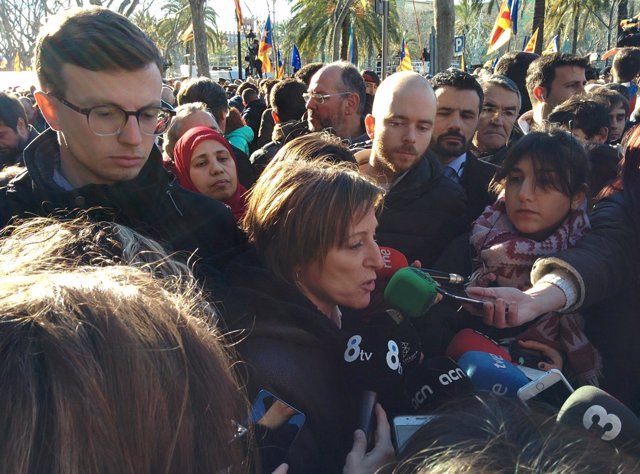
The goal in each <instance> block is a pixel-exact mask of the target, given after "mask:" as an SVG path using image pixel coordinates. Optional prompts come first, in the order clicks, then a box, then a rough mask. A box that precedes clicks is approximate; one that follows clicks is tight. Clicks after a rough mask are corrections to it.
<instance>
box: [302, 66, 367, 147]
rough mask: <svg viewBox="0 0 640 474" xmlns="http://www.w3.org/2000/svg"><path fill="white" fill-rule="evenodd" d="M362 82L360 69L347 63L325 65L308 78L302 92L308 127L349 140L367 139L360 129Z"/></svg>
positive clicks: (314, 130) (363, 101) (363, 99)
mask: <svg viewBox="0 0 640 474" xmlns="http://www.w3.org/2000/svg"><path fill="white" fill-rule="evenodd" d="M365 95H366V94H365V85H364V80H363V79H362V76H361V75H360V72H359V71H358V70H357V69H356V68H355V67H354V66H353V64H351V63H347V62H344V61H338V62H335V63H331V64H328V65H326V66H324V67H323V68H321V69H320V70H319V71H318V72H316V73H315V74H314V75H313V77H312V78H311V82H310V83H309V88H308V90H307V93H306V94H304V95H303V97H304V100H305V103H306V107H307V123H308V125H309V130H310V131H312V132H320V131H322V130H325V129H330V130H331V131H332V132H333V133H335V134H336V135H337V136H338V137H340V138H342V139H343V140H347V141H349V142H350V143H359V142H364V141H366V140H368V139H369V137H368V136H367V133H366V131H365V128H364V121H363V119H364V117H363V112H364V104H365V100H366V98H365Z"/></svg>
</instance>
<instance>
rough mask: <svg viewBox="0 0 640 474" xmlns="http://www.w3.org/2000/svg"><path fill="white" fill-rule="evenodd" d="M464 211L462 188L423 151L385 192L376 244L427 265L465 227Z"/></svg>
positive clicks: (433, 158) (466, 221)
mask: <svg viewBox="0 0 640 474" xmlns="http://www.w3.org/2000/svg"><path fill="white" fill-rule="evenodd" d="M465 210H466V200H465V195H464V191H463V189H462V188H461V187H460V186H459V185H458V184H456V183H454V182H453V181H451V180H450V179H448V178H446V177H445V176H443V175H442V167H441V165H440V164H439V163H438V161H437V159H436V158H435V157H434V156H433V155H431V154H430V153H427V154H426V155H425V156H424V157H423V158H422V159H421V160H420V162H419V163H418V165H416V166H415V167H414V168H413V169H411V170H410V171H409V172H408V173H407V174H406V175H405V176H404V177H403V178H402V179H401V180H400V182H398V183H397V184H395V185H394V186H393V187H392V188H391V189H390V190H389V192H388V193H387V194H386V196H385V204H384V211H383V212H382V216H381V219H380V225H379V227H378V231H377V236H378V243H379V244H380V245H385V246H388V247H393V248H395V249H397V250H400V251H401V252H402V253H403V254H405V256H406V257H407V258H408V259H409V262H411V261H413V260H415V259H418V260H420V261H421V262H422V265H423V266H425V267H428V266H430V265H431V264H433V262H435V261H436V259H437V258H438V257H439V256H440V254H441V253H442V251H443V250H444V248H445V247H446V246H447V245H448V244H449V242H451V241H452V240H453V239H454V238H455V237H456V236H458V235H460V234H462V233H463V232H465V231H467V230H468V228H469V221H468V219H467V218H466V216H465Z"/></svg>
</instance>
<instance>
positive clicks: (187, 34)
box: [180, 23, 193, 43]
mask: <svg viewBox="0 0 640 474" xmlns="http://www.w3.org/2000/svg"><path fill="white" fill-rule="evenodd" d="M180 41H182V42H183V43H188V42H189V41H193V23H191V24H190V25H189V27H188V28H187V29H186V30H184V33H182V35H180Z"/></svg>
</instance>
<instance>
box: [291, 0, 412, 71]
mask: <svg viewBox="0 0 640 474" xmlns="http://www.w3.org/2000/svg"><path fill="white" fill-rule="evenodd" d="M342 4H343V5H344V2H343V3H342ZM338 6H339V5H338V1H337V0H328V1H326V2H322V1H318V0H298V1H297V2H296V3H295V4H293V5H292V9H291V12H292V16H291V19H290V20H289V23H288V28H287V31H288V32H289V33H288V36H289V38H285V40H284V41H285V42H286V43H290V42H291V43H296V44H297V46H298V48H299V49H300V51H301V53H302V54H303V55H304V57H305V59H306V60H313V59H321V60H322V61H326V60H328V59H330V58H331V57H332V55H327V52H328V51H333V50H334V41H333V32H334V31H333V26H334V22H331V21H327V18H333V19H335V18H336V15H338V12H337V7H338ZM399 23H400V22H399V19H398V10H397V7H396V3H395V0H392V1H391V2H390V6H389V37H390V39H391V41H392V42H394V43H396V44H397V45H398V48H399V46H400V41H401V38H402V35H401V29H400V26H399ZM351 26H352V27H353V32H354V37H355V44H356V45H357V50H358V52H359V53H360V54H359V56H360V57H362V56H363V55H366V56H368V57H369V58H372V57H375V55H377V52H378V51H380V50H381V49H382V35H381V31H382V17H381V16H380V15H378V14H376V13H375V11H374V9H373V5H372V4H371V3H368V2H365V3H363V2H361V1H356V2H350V4H349V6H348V9H347V10H346V12H345V13H344V21H343V22H342V24H341V26H340V30H339V34H338V35H337V38H338V43H339V44H336V46H337V47H338V50H339V51H340V58H341V59H344V60H346V59H348V52H349V28H350V27H351ZM363 52H364V54H363Z"/></svg>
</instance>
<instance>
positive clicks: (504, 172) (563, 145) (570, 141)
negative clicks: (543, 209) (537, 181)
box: [493, 127, 589, 197]
mask: <svg viewBox="0 0 640 474" xmlns="http://www.w3.org/2000/svg"><path fill="white" fill-rule="evenodd" d="M525 156H528V157H530V158H531V161H532V163H533V167H534V169H535V170H536V172H537V173H540V174H541V175H542V177H544V178H546V179H544V183H548V184H546V186H549V187H551V188H553V189H556V190H557V191H560V192H561V193H563V194H565V195H567V196H569V197H574V196H576V195H577V194H578V193H580V192H585V191H586V185H587V182H588V180H589V158H588V156H587V152H586V151H585V149H584V147H583V146H582V145H581V144H580V142H578V140H576V139H575V138H574V137H573V136H572V135H571V134H569V133H568V132H566V131H564V130H561V129H559V128H554V127H549V130H548V131H536V132H529V133H527V134H526V135H525V136H524V137H522V138H520V139H519V140H518V141H516V142H515V143H514V144H513V145H511V146H510V147H509V150H508V151H507V156H506V158H505V160H504V162H503V164H502V167H501V168H500V169H499V170H498V171H497V172H496V175H495V177H494V178H493V187H494V189H496V191H501V190H502V189H504V185H505V183H506V180H507V177H508V176H509V173H510V172H511V171H512V170H513V169H514V167H515V166H516V165H517V163H518V162H519V161H520V160H521V159H522V158H524V157H525Z"/></svg>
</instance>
